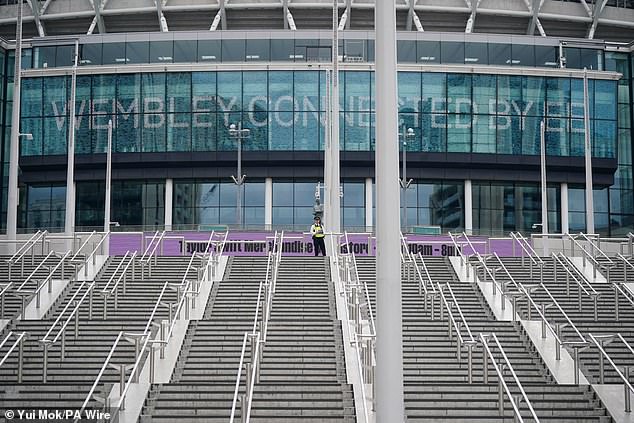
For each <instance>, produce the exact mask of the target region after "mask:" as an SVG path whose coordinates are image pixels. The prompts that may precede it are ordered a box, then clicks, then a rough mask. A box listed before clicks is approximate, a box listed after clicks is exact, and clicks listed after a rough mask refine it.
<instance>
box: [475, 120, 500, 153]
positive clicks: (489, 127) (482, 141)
mask: <svg viewBox="0 0 634 423" xmlns="http://www.w3.org/2000/svg"><path fill="white" fill-rule="evenodd" d="M473 152H474V153H492V154H494V153H495V117H493V116H491V117H489V116H478V115H473Z"/></svg>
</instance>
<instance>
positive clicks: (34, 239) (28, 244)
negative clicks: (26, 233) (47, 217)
mask: <svg viewBox="0 0 634 423" xmlns="http://www.w3.org/2000/svg"><path fill="white" fill-rule="evenodd" d="M46 234H48V231H46V230H45V231H39V230H38V231H37V232H36V233H34V234H33V236H31V238H29V239H28V240H27V241H26V242H25V243H24V244H22V246H21V247H20V248H19V249H18V250H17V251H16V252H15V253H13V255H12V256H11V257H10V258H9V259H8V260H7V261H8V262H9V263H17V262H19V261H20V260H22V259H23V258H24V256H25V255H26V253H27V252H28V251H29V250H30V249H31V248H33V247H35V244H37V242H38V241H39V240H40V239H42V238H43V237H46ZM23 249H24V251H23Z"/></svg>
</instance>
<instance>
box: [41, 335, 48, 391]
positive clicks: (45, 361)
mask: <svg viewBox="0 0 634 423" xmlns="http://www.w3.org/2000/svg"><path fill="white" fill-rule="evenodd" d="M42 347H43V348H44V356H43V358H42V383H46V376H47V375H46V373H47V370H48V343H43V344H42Z"/></svg>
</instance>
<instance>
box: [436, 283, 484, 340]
mask: <svg viewBox="0 0 634 423" xmlns="http://www.w3.org/2000/svg"><path fill="white" fill-rule="evenodd" d="M445 286H446V287H447V290H448V291H449V294H450V296H451V299H452V301H453V305H455V306H456V310H457V311H458V315H459V316H460V322H461V325H458V324H457V323H458V322H456V318H455V317H454V314H453V311H452V308H453V307H450V306H449V301H447V298H446V297H445V293H444V292H443V290H442V284H441V283H440V282H438V291H439V293H440V298H441V300H442V303H443V304H444V305H445V309H446V310H447V315H448V316H449V319H450V320H451V321H452V322H453V327H454V328H455V330H456V335H457V336H458V338H459V339H460V345H462V344H463V343H464V338H463V337H462V333H461V332H460V329H459V328H460V327H464V328H465V329H466V331H467V334H469V341H471V342H476V340H475V338H474V337H473V334H472V333H471V329H470V328H469V323H468V322H467V319H466V318H465V317H464V314H463V313H462V309H461V308H460V304H459V303H458V300H457V299H456V296H455V295H454V293H453V290H452V289H451V285H449V284H448V283H447V284H445Z"/></svg>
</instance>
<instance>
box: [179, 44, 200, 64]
mask: <svg viewBox="0 0 634 423" xmlns="http://www.w3.org/2000/svg"><path fill="white" fill-rule="evenodd" d="M201 42H202V41H201ZM197 44H198V43H197V42H196V40H174V63H195V62H196V61H197V58H198V56H197V53H198V52H197Z"/></svg>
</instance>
